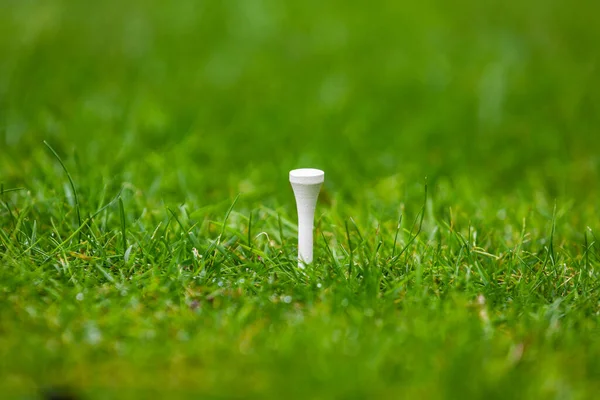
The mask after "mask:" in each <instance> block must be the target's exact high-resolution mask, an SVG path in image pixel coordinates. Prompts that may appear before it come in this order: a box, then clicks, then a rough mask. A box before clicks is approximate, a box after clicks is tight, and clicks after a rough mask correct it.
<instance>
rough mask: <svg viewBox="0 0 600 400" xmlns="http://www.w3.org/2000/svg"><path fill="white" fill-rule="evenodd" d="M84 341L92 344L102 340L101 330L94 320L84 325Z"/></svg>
mask: <svg viewBox="0 0 600 400" xmlns="http://www.w3.org/2000/svg"><path fill="white" fill-rule="evenodd" d="M84 337H85V341H86V342H87V343H89V344H91V345H93V346H95V345H97V344H98V343H100V342H101V341H102V332H100V329H98V327H97V326H96V324H95V323H94V322H88V323H87V324H86V326H85V333H84Z"/></svg>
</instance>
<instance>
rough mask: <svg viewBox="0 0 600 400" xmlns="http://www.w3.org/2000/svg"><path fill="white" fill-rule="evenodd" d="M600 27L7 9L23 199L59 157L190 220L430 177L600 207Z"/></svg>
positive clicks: (5, 40) (308, 10) (280, 11)
mask: <svg viewBox="0 0 600 400" xmlns="http://www.w3.org/2000/svg"><path fill="white" fill-rule="evenodd" d="M599 9H600V6H599V5H598V2H596V1H581V0H580V1H575V2H566V1H556V0H549V1H548V0H544V1H536V0H533V1H490V2H485V3H482V2H478V1H469V0H460V1H453V2H446V1H431V0H427V1H422V2H418V3H414V2H398V1H373V2H368V3H365V2H359V1H330V2H321V1H310V0H309V1H290V2H281V1H271V0H257V1H229V2H219V1H176V2H169V3H165V2H162V1H126V2H121V1H104V2H87V1H20V0H19V1H7V0H2V1H1V2H0V102H1V103H0V118H1V120H0V129H1V130H0V146H1V157H0V168H1V171H2V175H3V182H4V184H5V185H6V186H7V187H8V186H11V185H15V186H23V185H24V183H27V184H30V183H31V181H32V180H36V179H39V180H43V179H44V175H45V174H46V173H48V172H45V171H44V169H45V166H44V165H40V161H39V158H37V157H36V155H37V154H38V153H45V152H47V150H46V149H45V147H44V146H43V145H42V140H47V141H48V142H49V143H50V144H51V145H52V146H53V147H54V148H55V149H57V151H58V152H59V154H63V156H64V158H69V157H76V158H77V160H78V161H77V162H78V163H79V164H78V165H79V166H78V169H77V170H76V171H72V172H73V173H74V174H75V175H77V174H79V175H80V181H81V180H86V179H92V178H93V179H99V180H102V179H104V180H109V181H111V182H113V183H114V184H115V185H116V186H118V185H120V183H121V182H130V183H131V184H133V185H135V186H136V187H138V188H140V189H142V190H144V192H146V193H147V194H148V196H149V197H160V198H163V199H167V200H169V201H174V202H184V201H188V202H189V201H192V202H195V203H206V202H213V201H216V200H223V199H224V198H229V197H231V196H234V195H235V194H237V193H239V192H242V193H246V194H248V195H252V194H255V195H256V199H257V200H258V199H261V200H262V201H265V202H269V201H271V199H276V200H275V201H276V202H281V201H283V199H285V201H289V197H282V193H283V192H285V194H286V195H287V192H288V191H289V190H288V188H287V187H286V186H287V182H286V179H287V178H286V173H287V170H288V169H290V168H293V167H298V166H315V167H320V168H323V169H324V170H326V171H327V173H328V184H327V185H328V188H329V189H330V190H331V191H333V192H334V193H336V194H337V195H340V196H342V198H344V199H346V200H348V201H352V200H356V201H358V200H364V199H362V197H363V193H364V191H361V189H363V188H370V187H373V186H375V185H376V184H377V182H379V181H381V180H382V179H385V178H390V177H392V179H393V180H394V181H395V182H397V183H398V185H399V187H403V185H405V184H408V183H412V182H417V183H418V185H419V186H420V187H421V189H422V186H423V181H424V177H425V176H427V177H428V178H429V180H430V182H432V183H434V184H435V183H436V182H438V180H440V179H442V180H444V179H445V180H448V181H449V182H450V185H453V184H454V182H457V181H460V180H467V181H468V186H469V187H470V188H471V189H472V190H473V191H475V193H476V194H478V195H479V194H481V195H483V194H498V193H502V194H506V193H508V194H511V193H515V191H516V190H517V189H518V188H525V190H530V189H531V185H530V184H531V182H535V188H536V190H541V191H545V192H547V194H548V195H549V196H550V197H557V196H561V195H565V194H569V195H571V196H575V197H576V198H579V199H587V198H589V195H590V193H591V192H592V191H593V190H595V189H597V183H596V182H598V178H599V176H598V171H599V163H600V158H599V156H598V149H599V143H600V138H599V137H598V135H597V133H596V130H597V129H596V127H597V126H598V123H599V122H600V121H599V119H600V117H599V115H600V101H599V100H600V99H599V95H598V93H600V79H599V78H598V76H599V71H598V56H599V54H600V46H598V45H597V43H598V39H600V35H599V34H598V33H599V30H598V28H597V23H596V17H597V15H598V11H600V10H599ZM92 171H93V172H92ZM76 180H77V179H76ZM80 184H82V185H84V184H83V182H80ZM434 186H435V185H434Z"/></svg>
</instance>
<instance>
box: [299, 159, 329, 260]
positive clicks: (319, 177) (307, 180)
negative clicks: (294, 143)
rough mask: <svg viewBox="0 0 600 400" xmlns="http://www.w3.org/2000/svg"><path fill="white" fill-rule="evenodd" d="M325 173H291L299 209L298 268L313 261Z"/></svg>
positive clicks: (317, 171)
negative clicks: (318, 206) (319, 201)
mask: <svg viewBox="0 0 600 400" xmlns="http://www.w3.org/2000/svg"><path fill="white" fill-rule="evenodd" d="M324 180H325V173H324V172H323V171H321V170H318V169H311V168H305V169H296V170H293V171H290V183H291V184H292V189H293V190H294V196H295V198H296V207H297V209H298V266H299V267H300V268H303V267H304V265H306V264H310V263H312V261H313V230H314V220H315V208H316V206H317V199H318V197H319V191H320V190H321V185H322V184H323V181H324Z"/></svg>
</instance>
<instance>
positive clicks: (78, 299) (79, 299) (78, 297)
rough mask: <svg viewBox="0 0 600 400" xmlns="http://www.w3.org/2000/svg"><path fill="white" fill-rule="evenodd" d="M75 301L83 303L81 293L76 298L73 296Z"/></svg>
mask: <svg viewBox="0 0 600 400" xmlns="http://www.w3.org/2000/svg"><path fill="white" fill-rule="evenodd" d="M75 300H77V301H83V293H81V292H79V293H77V296H75Z"/></svg>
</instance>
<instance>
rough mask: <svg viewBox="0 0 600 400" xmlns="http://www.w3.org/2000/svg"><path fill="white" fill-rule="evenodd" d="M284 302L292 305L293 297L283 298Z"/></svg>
mask: <svg viewBox="0 0 600 400" xmlns="http://www.w3.org/2000/svg"><path fill="white" fill-rule="evenodd" d="M283 302H284V303H286V304H290V303H291V302H292V296H283Z"/></svg>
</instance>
